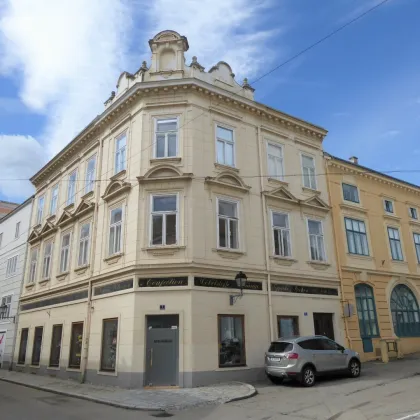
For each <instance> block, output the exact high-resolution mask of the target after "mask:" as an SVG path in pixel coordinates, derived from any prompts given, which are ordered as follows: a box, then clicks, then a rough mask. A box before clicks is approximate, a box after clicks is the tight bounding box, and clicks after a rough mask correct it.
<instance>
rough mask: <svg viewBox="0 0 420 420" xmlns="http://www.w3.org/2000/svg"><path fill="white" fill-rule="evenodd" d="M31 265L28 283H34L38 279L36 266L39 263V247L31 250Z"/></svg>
mask: <svg viewBox="0 0 420 420" xmlns="http://www.w3.org/2000/svg"><path fill="white" fill-rule="evenodd" d="M30 264H31V265H30V266H29V279H28V283H34V282H35V280H36V268H37V265H38V248H37V249H33V250H32V251H31V262H30Z"/></svg>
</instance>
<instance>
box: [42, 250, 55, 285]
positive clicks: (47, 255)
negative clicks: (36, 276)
mask: <svg viewBox="0 0 420 420" xmlns="http://www.w3.org/2000/svg"><path fill="white" fill-rule="evenodd" d="M52 249H53V243H52V242H47V243H46V244H45V248H44V261H43V263H42V278H43V279H44V280H46V279H49V278H50V273H51V256H52Z"/></svg>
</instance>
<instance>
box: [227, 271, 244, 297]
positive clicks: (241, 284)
mask: <svg viewBox="0 0 420 420" xmlns="http://www.w3.org/2000/svg"><path fill="white" fill-rule="evenodd" d="M235 281H236V284H237V286H238V287H239V289H240V291H241V292H240V293H238V294H237V295H230V296H229V303H230V305H234V304H235V302H236V301H237V300H238V299H240V298H241V297H242V296H243V295H244V288H245V286H246V282H247V281H248V278H247V276H246V274H245V273H243V272H242V271H240V272H239V273H238V274H237V275H236V276H235Z"/></svg>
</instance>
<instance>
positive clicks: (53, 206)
mask: <svg viewBox="0 0 420 420" xmlns="http://www.w3.org/2000/svg"><path fill="white" fill-rule="evenodd" d="M57 205H58V184H57V185H54V187H53V188H52V190H51V199H50V216H52V215H54V214H56V213H57Z"/></svg>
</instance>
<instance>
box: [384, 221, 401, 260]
mask: <svg viewBox="0 0 420 420" xmlns="http://www.w3.org/2000/svg"><path fill="white" fill-rule="evenodd" d="M388 238H389V246H390V248H391V256H392V259H393V260H394V261H403V260H404V258H403V253H402V248H401V239H400V231H399V230H398V229H396V228H392V227H388Z"/></svg>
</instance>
